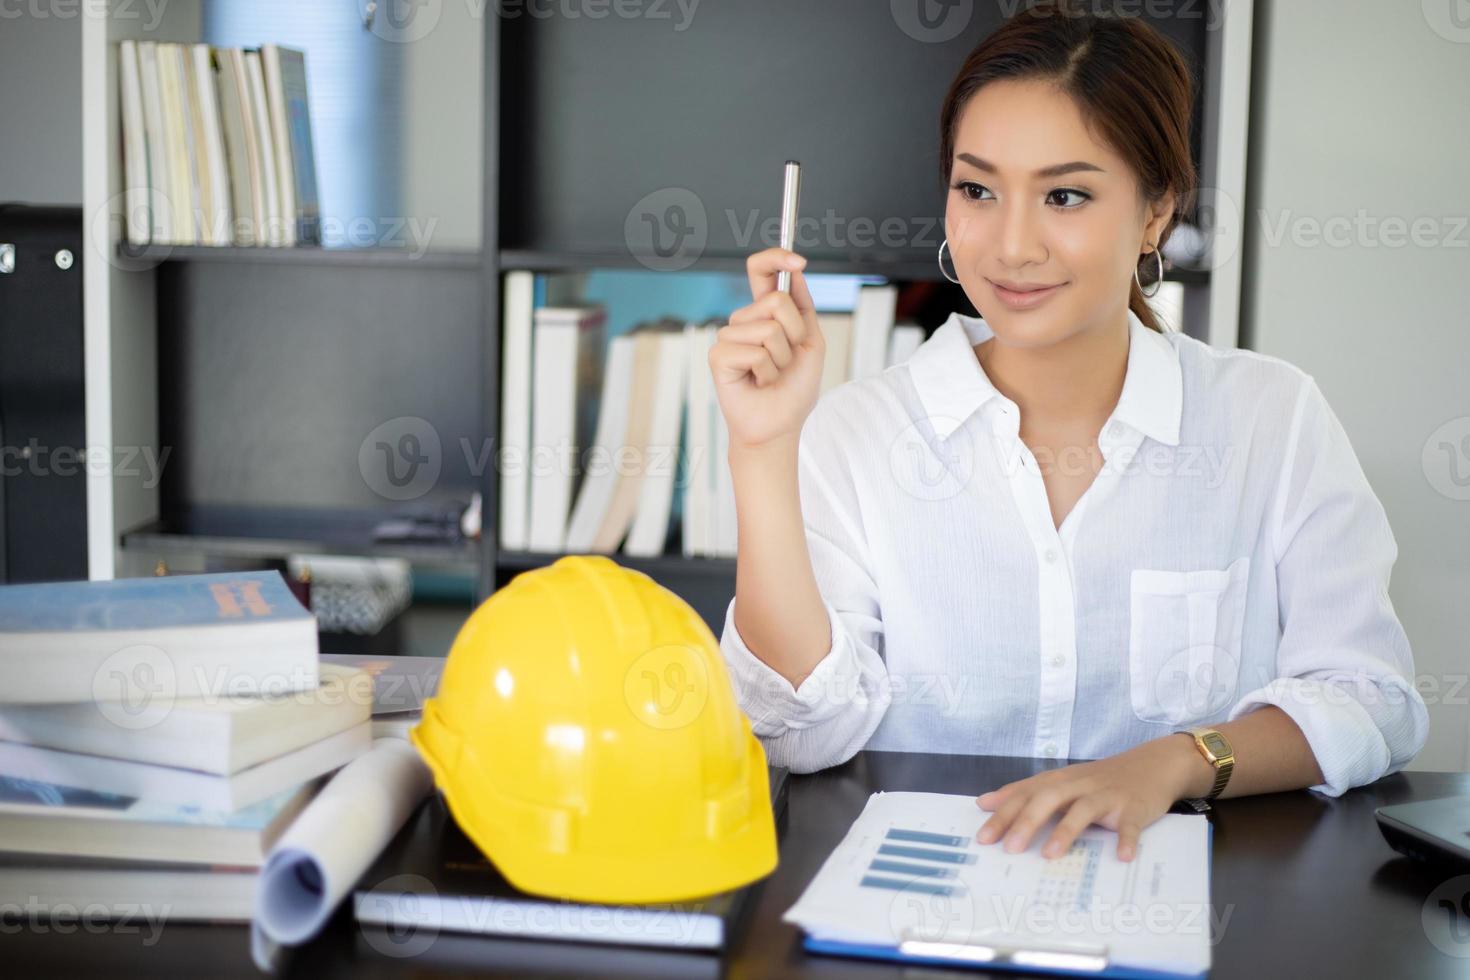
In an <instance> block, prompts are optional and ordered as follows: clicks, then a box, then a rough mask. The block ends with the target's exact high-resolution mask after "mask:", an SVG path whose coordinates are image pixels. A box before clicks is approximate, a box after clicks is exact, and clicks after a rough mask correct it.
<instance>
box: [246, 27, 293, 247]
mask: <svg viewBox="0 0 1470 980" xmlns="http://www.w3.org/2000/svg"><path fill="white" fill-rule="evenodd" d="M245 83H246V85H247V87H248V91H249V93H250V113H251V115H252V117H253V118H254V120H255V152H256V161H255V162H256V165H257V166H259V167H260V174H261V185H262V186H263V187H264V189H265V205H264V207H263V208H262V210H263V211H264V212H265V227H264V228H262V229H257V230H256V235H255V237H256V240H257V244H265V245H272V246H275V245H284V244H286V239H285V234H284V227H285V220H284V212H283V211H282V210H281V191H280V173H279V171H278V170H277V164H276V161H277V160H278V159H279V158H278V157H277V156H276V140H275V134H274V133H273V132H272V131H271V120H270V111H269V109H268V108H267V106H266V94H265V70H264V69H263V68H262V67H261V64H260V52H259V51H258V50H249V49H247V50H246V52H245Z"/></svg>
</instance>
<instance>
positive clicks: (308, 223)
mask: <svg viewBox="0 0 1470 980" xmlns="http://www.w3.org/2000/svg"><path fill="white" fill-rule="evenodd" d="M118 90H119V98H120V104H121V120H122V149H123V180H124V183H125V195H124V196H125V202H126V208H127V215H126V217H127V221H126V225H125V236H126V239H127V241H128V243H129V244H130V245H134V246H142V245H147V244H150V243H152V244H167V245H216V246H218V245H232V244H233V245H281V246H290V245H296V244H319V243H320V242H321V215H320V202H319V198H318V193H317V186H316V165H315V159H314V153H313V143H312V136H311V114H310V110H309V101H308V97H307V88H306V62H305V55H304V54H303V53H302V52H301V51H297V50H295V49H292V48H285V47H281V46H279V45H274V44H266V45H263V46H262V47H260V48H224V47H211V46H210V45H207V44H198V43H196V44H176V43H171V42H154V41H122V42H119V45H118Z"/></svg>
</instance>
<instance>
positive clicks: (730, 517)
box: [711, 403, 739, 558]
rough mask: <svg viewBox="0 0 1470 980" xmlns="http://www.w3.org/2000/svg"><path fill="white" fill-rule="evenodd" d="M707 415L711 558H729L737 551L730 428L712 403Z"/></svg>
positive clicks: (717, 407) (721, 413)
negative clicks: (711, 444) (710, 419)
mask: <svg viewBox="0 0 1470 980" xmlns="http://www.w3.org/2000/svg"><path fill="white" fill-rule="evenodd" d="M711 414H712V415H713V416H714V421H715V453H714V459H713V463H714V475H715V506H714V518H715V524H714V551H713V553H714V556H715V557H718V558H733V557H735V554H736V551H737V543H738V539H739V534H738V533H737V532H738V530H739V528H738V522H737V521H736V519H735V516H736V515H735V481H734V478H733V476H732V474H731V473H730V458H729V453H730V427H729V426H728V425H727V424H726V423H725V415H724V413H723V412H721V411H720V408H719V404H718V403H716V404H715V405H714V406H713V407H712V409H711Z"/></svg>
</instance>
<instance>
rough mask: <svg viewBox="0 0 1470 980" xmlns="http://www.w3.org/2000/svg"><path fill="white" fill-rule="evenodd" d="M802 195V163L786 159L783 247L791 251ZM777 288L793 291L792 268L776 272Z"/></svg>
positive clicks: (782, 229) (782, 195) (783, 193)
mask: <svg viewBox="0 0 1470 980" xmlns="http://www.w3.org/2000/svg"><path fill="white" fill-rule="evenodd" d="M800 196H801V164H799V163H797V162H796V161H795V160H787V161H786V179H785V182H784V183H783V184H782V186H781V247H782V248H784V249H786V250H787V251H791V250H793V249H795V247H796V202H797V198H799V197H800ZM776 288H777V289H779V290H781V292H783V293H789V292H791V270H790V269H782V270H781V271H779V272H777V273H776Z"/></svg>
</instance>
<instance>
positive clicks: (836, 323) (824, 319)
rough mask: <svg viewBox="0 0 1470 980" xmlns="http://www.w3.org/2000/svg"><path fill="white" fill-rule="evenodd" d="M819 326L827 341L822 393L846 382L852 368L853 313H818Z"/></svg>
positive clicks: (823, 362) (823, 363)
mask: <svg viewBox="0 0 1470 980" xmlns="http://www.w3.org/2000/svg"><path fill="white" fill-rule="evenodd" d="M817 327H818V329H820V330H821V331H822V338H823V339H824V340H825V341H826V343H827V355H826V357H825V358H823V360H822V384H821V394H826V393H827V392H829V391H831V390H832V389H833V388H835V387H837V386H838V385H840V384H842V383H843V382H845V381H846V380H847V379H848V372H849V371H851V370H852V314H851V313H818V314H817Z"/></svg>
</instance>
